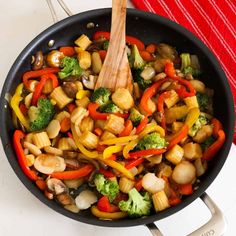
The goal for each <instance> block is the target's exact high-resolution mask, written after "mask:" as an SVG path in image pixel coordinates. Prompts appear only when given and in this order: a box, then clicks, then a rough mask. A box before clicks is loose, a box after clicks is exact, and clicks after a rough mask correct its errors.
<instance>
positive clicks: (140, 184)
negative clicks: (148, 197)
mask: <svg viewBox="0 0 236 236" xmlns="http://www.w3.org/2000/svg"><path fill="white" fill-rule="evenodd" d="M142 181H143V179H142V178H141V179H139V180H138V181H137V182H136V183H135V185H134V187H135V188H136V189H137V190H138V191H139V192H140V191H141V189H142V188H143V186H142Z"/></svg>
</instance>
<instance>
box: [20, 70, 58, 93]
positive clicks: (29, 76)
mask: <svg viewBox="0 0 236 236" xmlns="http://www.w3.org/2000/svg"><path fill="white" fill-rule="evenodd" d="M59 71H60V69H59V68H44V69H42V70H35V71H27V72H25V73H24V75H23V83H24V85H25V87H26V88H28V89H29V87H30V81H29V80H30V79H33V78H38V77H40V76H42V75H46V74H49V73H57V72H59Z"/></svg>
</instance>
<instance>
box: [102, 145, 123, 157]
mask: <svg viewBox="0 0 236 236" xmlns="http://www.w3.org/2000/svg"><path fill="white" fill-rule="evenodd" d="M122 149H123V147H122V146H121V145H114V146H110V147H107V148H106V149H105V150H104V151H103V158H104V159H107V158H109V157H110V156H111V155H112V154H114V153H117V152H120V151H122Z"/></svg>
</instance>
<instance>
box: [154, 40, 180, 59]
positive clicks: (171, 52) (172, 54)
mask: <svg viewBox="0 0 236 236" xmlns="http://www.w3.org/2000/svg"><path fill="white" fill-rule="evenodd" d="M157 51H158V53H159V55H160V56H161V57H162V58H165V59H170V60H171V61H174V60H175V59H176V57H177V55H178V54H177V51H176V50H175V48H173V47H171V46H170V45H168V44H165V43H160V44H159V45H158V47H157Z"/></svg>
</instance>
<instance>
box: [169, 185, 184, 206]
mask: <svg viewBox="0 0 236 236" xmlns="http://www.w3.org/2000/svg"><path fill="white" fill-rule="evenodd" d="M169 191H170V197H169V199H168V200H169V204H170V205H171V206H176V205H178V204H180V203H181V199H180V197H179V196H178V195H177V193H176V192H175V191H174V190H173V189H172V188H171V187H169Z"/></svg>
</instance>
